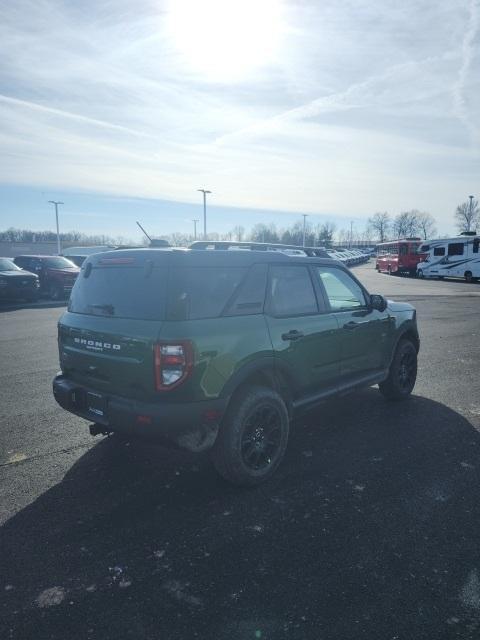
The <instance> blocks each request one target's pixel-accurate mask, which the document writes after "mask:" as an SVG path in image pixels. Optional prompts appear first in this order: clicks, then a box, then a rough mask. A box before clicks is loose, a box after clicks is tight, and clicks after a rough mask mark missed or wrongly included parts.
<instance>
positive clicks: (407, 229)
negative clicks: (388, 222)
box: [393, 209, 420, 238]
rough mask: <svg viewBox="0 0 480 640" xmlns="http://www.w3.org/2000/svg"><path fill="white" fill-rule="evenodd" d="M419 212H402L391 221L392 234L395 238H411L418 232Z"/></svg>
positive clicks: (414, 210) (413, 210)
mask: <svg viewBox="0 0 480 640" xmlns="http://www.w3.org/2000/svg"><path fill="white" fill-rule="evenodd" d="M418 216H419V211H417V210H416V209H412V210H411V211H402V213H399V214H398V216H396V217H395V220H394V221H393V234H394V236H395V237H396V238H411V237H412V236H416V235H417V234H418V232H419V229H420V227H419V221H418Z"/></svg>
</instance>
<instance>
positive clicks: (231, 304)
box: [219, 262, 270, 318]
mask: <svg viewBox="0 0 480 640" xmlns="http://www.w3.org/2000/svg"><path fill="white" fill-rule="evenodd" d="M257 265H261V266H265V271H266V273H265V282H264V290H263V302H262V303H261V305H260V307H258V308H256V309H255V310H253V308H252V312H251V313H234V311H235V308H236V305H235V301H236V300H237V299H238V296H239V294H240V292H241V291H242V287H243V286H244V284H245V282H246V280H247V278H248V277H249V275H250V272H251V271H252V270H253V269H254V268H255V267H256V266H257ZM269 273H270V269H269V265H268V264H266V263H265V262H254V263H253V264H251V265H250V266H249V267H248V268H247V271H246V273H245V275H244V276H243V278H242V280H241V282H240V283H239V284H238V286H237V288H236V289H235V291H234V292H233V293H232V295H231V296H230V297H229V299H228V300H227V302H226V304H225V306H224V307H223V309H222V312H221V313H220V316H219V317H220V318H237V317H245V316H258V315H263V313H264V311H265V306H266V299H267V289H268V283H269Z"/></svg>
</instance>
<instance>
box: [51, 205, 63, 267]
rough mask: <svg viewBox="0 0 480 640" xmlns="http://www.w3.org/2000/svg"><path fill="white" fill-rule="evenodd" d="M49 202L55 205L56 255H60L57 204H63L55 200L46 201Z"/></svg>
mask: <svg viewBox="0 0 480 640" xmlns="http://www.w3.org/2000/svg"><path fill="white" fill-rule="evenodd" d="M48 202H49V203H50V204H53V205H54V206H55V218H56V221H57V255H60V254H61V252H62V249H61V247H60V229H59V226H58V205H59V204H64V203H63V202H56V201H55V200H49V201H48Z"/></svg>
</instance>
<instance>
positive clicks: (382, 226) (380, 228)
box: [367, 211, 391, 242]
mask: <svg viewBox="0 0 480 640" xmlns="http://www.w3.org/2000/svg"><path fill="white" fill-rule="evenodd" d="M367 224H368V228H369V229H370V231H371V233H372V234H374V235H376V237H377V238H378V240H380V242H385V240H387V238H388V234H389V231H390V226H391V221H390V215H389V214H388V212H387V211H383V212H377V213H376V214H375V215H373V216H372V217H371V218H369V219H368V223H367Z"/></svg>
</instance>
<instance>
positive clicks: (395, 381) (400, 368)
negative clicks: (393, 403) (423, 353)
mask: <svg viewBox="0 0 480 640" xmlns="http://www.w3.org/2000/svg"><path fill="white" fill-rule="evenodd" d="M416 379H417V350H416V349H415V345H414V344H413V343H412V342H411V341H410V340H408V339H407V338H402V339H401V340H400V342H399V343H398V345H397V348H396V350H395V355H394V356H393V360H392V363H391V365H390V369H389V373H388V378H387V379H386V380H385V381H384V382H381V383H380V384H379V385H378V386H379V389H380V391H381V393H382V394H383V395H384V396H385V397H386V398H387V399H388V400H404V399H405V398H408V396H409V395H410V394H411V393H412V391H413V388H414V386H415V381H416Z"/></svg>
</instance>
